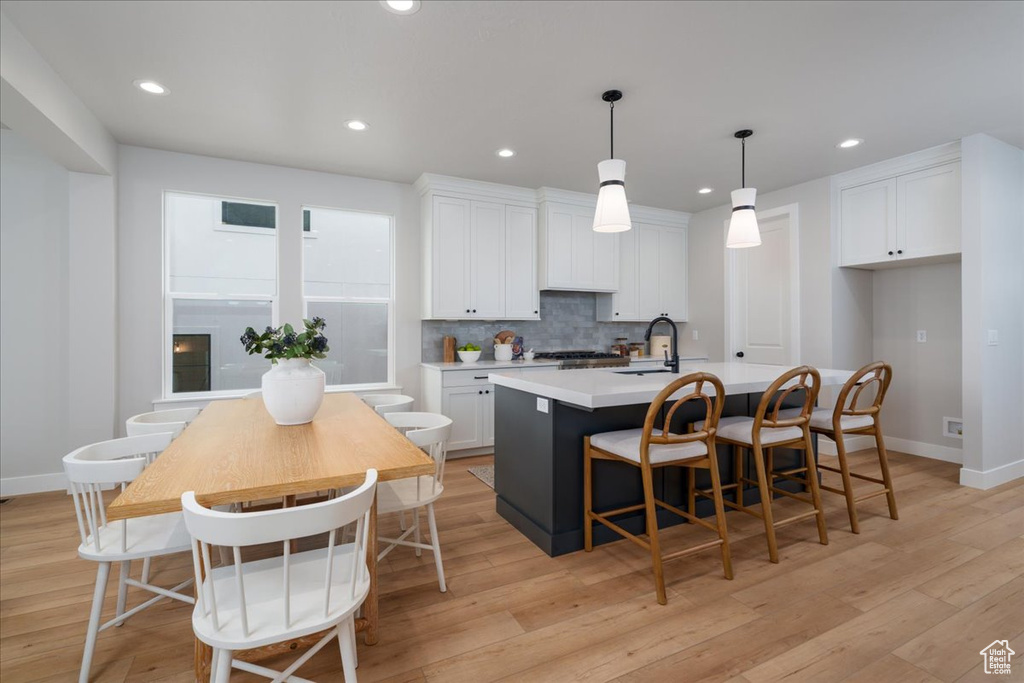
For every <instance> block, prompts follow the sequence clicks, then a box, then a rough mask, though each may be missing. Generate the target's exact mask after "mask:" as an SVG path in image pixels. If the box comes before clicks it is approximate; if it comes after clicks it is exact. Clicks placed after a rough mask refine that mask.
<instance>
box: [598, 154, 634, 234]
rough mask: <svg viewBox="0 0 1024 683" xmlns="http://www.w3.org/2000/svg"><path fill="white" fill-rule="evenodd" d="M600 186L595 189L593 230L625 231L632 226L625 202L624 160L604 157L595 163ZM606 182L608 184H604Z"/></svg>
mask: <svg viewBox="0 0 1024 683" xmlns="http://www.w3.org/2000/svg"><path fill="white" fill-rule="evenodd" d="M597 175H598V177H600V179H601V188H600V189H599V190H598V191H597V211H596V212H595V213H594V232H625V231H626V230H629V229H631V228H632V227H633V222H632V221H631V220H630V219H629V205H628V204H627V203H626V187H625V180H626V162H625V161H623V160H622V159H605V160H604V161H602V162H601V163H599V164H598V165H597ZM606 183H608V184H606Z"/></svg>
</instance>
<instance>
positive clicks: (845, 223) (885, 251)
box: [839, 178, 896, 266]
mask: <svg viewBox="0 0 1024 683" xmlns="http://www.w3.org/2000/svg"><path fill="white" fill-rule="evenodd" d="M839 201H840V212H841V214H840V231H841V233H842V234H841V249H842V251H841V254H840V255H841V265H844V266H857V265H865V264H871V263H881V262H883V261H890V260H892V259H894V258H896V254H895V252H896V246H895V244H896V179H895V178H889V179H887V180H880V181H878V182H875V183H868V184H867V185H860V186H858V187H850V188H847V189H845V190H843V191H842V192H841V193H840V199H839ZM890 251H892V252H893V254H892V255H889V252H890Z"/></svg>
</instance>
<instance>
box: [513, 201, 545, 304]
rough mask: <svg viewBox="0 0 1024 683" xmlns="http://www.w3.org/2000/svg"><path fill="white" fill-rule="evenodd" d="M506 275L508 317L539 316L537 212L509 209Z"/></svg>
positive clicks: (525, 208) (519, 207) (516, 207)
mask: <svg viewBox="0 0 1024 683" xmlns="http://www.w3.org/2000/svg"><path fill="white" fill-rule="evenodd" d="M505 273H506V277H505V317H506V318H513V319H520V318H537V317H539V316H540V290H539V289H538V288H537V210H536V209H532V208H528V207H524V206H506V207H505Z"/></svg>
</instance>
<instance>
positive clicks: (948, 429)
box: [942, 417, 964, 439]
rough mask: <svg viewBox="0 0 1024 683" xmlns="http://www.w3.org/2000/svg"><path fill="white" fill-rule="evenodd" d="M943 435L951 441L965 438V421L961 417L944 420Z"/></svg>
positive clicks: (945, 418)
mask: <svg viewBox="0 0 1024 683" xmlns="http://www.w3.org/2000/svg"><path fill="white" fill-rule="evenodd" d="M942 435H943V436H948V437H949V438H951V439H962V438H964V421H963V419H962V418H959V417H944V418H942Z"/></svg>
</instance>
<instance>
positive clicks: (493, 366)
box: [420, 356, 707, 372]
mask: <svg viewBox="0 0 1024 683" xmlns="http://www.w3.org/2000/svg"><path fill="white" fill-rule="evenodd" d="M705 360H707V356H692V357H682V358H680V359H679V361H680V362H681V363H685V362H687V361H705ZM659 361H660V362H664V359H661V358H655V357H653V356H642V357H641V358H633V359H632V360H631V361H630V364H631V365H637V364H646V363H655V362H659ZM420 366H421V367H424V368H431V369H433V370H441V371H442V372H444V371H448V370H486V371H488V372H490V371H492V370H501V369H506V368H509V369H510V368H553V367H557V366H558V361H557V360H478V361H477V362H475V363H463V362H462V361H456V362H454V363H440V362H422V363H420Z"/></svg>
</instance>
